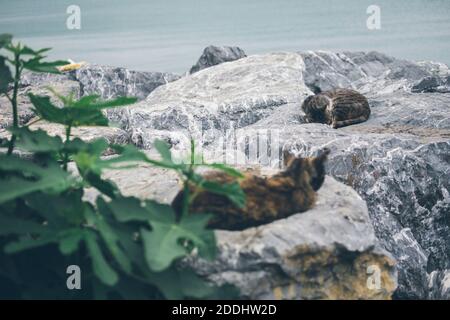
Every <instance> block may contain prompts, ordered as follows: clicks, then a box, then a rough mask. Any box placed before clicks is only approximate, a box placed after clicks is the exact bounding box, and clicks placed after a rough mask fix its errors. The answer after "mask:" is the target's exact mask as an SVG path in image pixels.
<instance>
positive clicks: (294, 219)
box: [190, 177, 396, 299]
mask: <svg viewBox="0 0 450 320" xmlns="http://www.w3.org/2000/svg"><path fill="white" fill-rule="evenodd" d="M217 237H218V247H219V254H218V258H217V260H216V261H214V262H207V261H198V260H195V259H192V260H190V264H191V265H193V266H194V267H195V269H196V270H197V272H199V273H200V274H201V275H203V276H204V277H206V278H208V279H209V280H210V281H212V282H214V283H217V284H233V285H235V286H236V287H238V288H239V289H240V292H241V295H242V296H243V297H245V298H250V299H389V298H390V297H391V295H392V293H393V291H394V290H395V288H396V272H395V268H394V260H393V259H392V258H391V257H390V256H389V255H387V254H386V253H385V252H383V251H382V250H380V249H379V248H377V240H376V238H375V234H374V231H373V228H372V226H371V223H370V218H369V215H368V213H367V207H366V205H365V203H364V201H363V200H362V199H361V198H360V197H359V196H358V194H357V193H356V192H355V191H354V190H352V189H351V188H349V187H345V186H343V185H342V184H341V183H338V182H337V181H336V180H334V179H333V178H331V177H327V178H326V180H325V183H324V185H323V186H322V188H321V189H320V190H319V193H318V201H317V204H316V206H315V207H314V208H313V209H311V210H309V211H307V212H305V213H302V214H297V215H294V216H291V217H289V218H287V219H282V220H278V221H276V222H273V223H270V224H267V225H264V226H260V227H257V228H250V229H247V230H245V231H241V232H230V231H217ZM372 269H374V270H375V269H376V270H378V271H380V272H381V273H380V276H381V283H380V287H379V288H374V287H372V286H371V283H370V276H369V275H368V273H369V274H370V272H371V270H372ZM368 282H369V284H368Z"/></svg>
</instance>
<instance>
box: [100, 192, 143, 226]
mask: <svg viewBox="0 0 450 320" xmlns="http://www.w3.org/2000/svg"><path fill="white" fill-rule="evenodd" d="M108 207H109V208H110V209H111V212H112V213H113V215H114V217H115V218H116V219H117V221H119V222H130V221H148V220H149V219H150V213H149V211H148V210H147V209H146V208H144V206H143V205H142V203H141V200H139V199H138V198H134V197H120V198H116V199H114V200H112V201H111V202H109V203H108Z"/></svg>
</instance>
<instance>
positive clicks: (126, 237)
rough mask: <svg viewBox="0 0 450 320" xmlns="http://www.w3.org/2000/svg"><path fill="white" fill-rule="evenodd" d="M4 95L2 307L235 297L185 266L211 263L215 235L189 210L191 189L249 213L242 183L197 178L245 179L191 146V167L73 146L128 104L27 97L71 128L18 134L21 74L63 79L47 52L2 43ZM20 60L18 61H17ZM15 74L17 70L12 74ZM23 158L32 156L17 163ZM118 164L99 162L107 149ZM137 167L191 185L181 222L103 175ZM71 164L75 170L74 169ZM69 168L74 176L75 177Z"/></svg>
mask: <svg viewBox="0 0 450 320" xmlns="http://www.w3.org/2000/svg"><path fill="white" fill-rule="evenodd" d="M0 49H3V51H6V52H7V54H6V55H4V56H2V55H0V94H3V95H6V96H7V97H8V99H9V101H10V102H11V108H12V112H13V117H14V121H13V125H12V126H11V127H10V128H9V129H8V130H9V131H10V132H11V138H10V139H9V141H8V142H7V143H6V144H5V145H4V147H6V146H7V147H8V151H7V152H0V298H24V299H33V298H39V299H45V298H59V299H61V298H62V299H76V298H79V299H106V298H123V299H152V298H154V299H158V298H167V299H182V298H221V297H233V295H235V294H236V291H235V290H234V289H233V288H228V287H221V288H216V287H213V286H211V285H209V284H208V283H206V282H204V280H202V279H200V278H199V277H198V276H197V275H196V274H195V273H194V272H193V271H192V270H191V269H189V268H188V267H186V266H184V265H183V264H181V263H179V261H180V259H183V258H184V257H186V256H188V255H197V256H199V257H201V258H204V259H214V257H215V254H216V242H215V235H214V232H213V231H212V230H209V229H207V228H206V226H207V224H208V220H209V216H208V215H190V214H189V212H188V204H189V203H191V202H192V201H193V199H194V197H195V194H192V193H189V188H188V186H190V185H196V186H197V187H198V188H202V189H204V190H208V191H211V192H214V193H217V194H221V195H224V196H227V197H229V199H230V200H231V201H233V202H234V203H236V204H237V205H240V206H242V205H243V204H244V202H245V197H244V194H243V192H242V190H241V189H240V187H239V185H238V184H237V183H235V184H230V185H220V184H216V183H211V182H208V181H205V180H204V179H203V178H202V176H201V175H199V174H198V173H196V169H197V168H198V167H199V166H207V167H210V168H213V169H217V170H223V171H225V172H226V173H228V174H230V175H233V176H236V177H240V173H239V172H238V171H236V170H234V169H232V168H229V167H227V166H225V165H222V164H203V163H200V164H197V163H196V162H197V161H195V160H196V159H197V157H198V155H196V154H195V145H194V142H192V145H191V152H190V153H191V155H190V161H188V162H184V163H178V162H176V161H174V160H173V159H172V155H171V151H170V149H169V147H168V145H167V144H166V143H164V142H162V141H156V142H155V148H156V150H157V151H158V152H159V154H160V156H161V157H160V159H159V160H154V159H149V158H148V157H147V155H146V154H145V153H143V152H141V151H140V150H138V149H137V148H136V147H134V146H132V145H125V146H122V145H114V144H109V143H108V142H107V141H106V140H105V139H97V140H94V141H92V142H85V141H83V140H81V139H79V138H73V137H72V135H71V129H72V128H73V127H78V126H108V119H107V117H106V116H105V115H104V113H103V110H104V109H106V108H115V107H120V106H124V105H128V104H132V103H134V102H135V101H136V100H135V99H134V98H127V97H122V98H118V99H115V100H110V101H101V100H100V99H99V97H98V96H86V97H82V98H81V99H79V100H77V99H75V98H74V97H73V96H61V95H59V94H58V93H56V92H53V93H54V95H55V96H56V97H57V98H59V100H60V101H61V104H62V107H59V106H55V105H54V104H53V103H52V102H51V100H50V98H49V97H43V96H36V95H33V94H31V93H30V94H29V98H30V101H31V103H32V104H33V109H34V112H35V114H36V115H37V116H38V117H39V119H42V120H45V121H47V122H50V123H57V124H60V125H63V126H64V127H65V132H66V134H65V137H64V138H61V137H58V136H57V137H54V136H49V135H48V134H47V132H45V131H43V130H30V128H29V127H28V126H26V125H25V126H22V127H21V126H19V122H18V119H17V111H18V110H17V91H18V88H19V85H20V77H21V74H22V71H23V70H24V69H27V70H30V71H33V72H50V73H58V72H59V71H58V69H57V67H58V66H61V65H64V64H65V63H66V62H64V61H56V62H43V59H44V58H45V56H43V54H44V53H45V52H47V51H48V50H49V49H42V50H38V51H35V50H32V49H31V48H28V47H26V46H23V45H21V44H20V43H19V44H16V45H14V44H13V43H12V37H11V36H10V35H0ZM11 56H13V58H11ZM11 69H12V70H13V71H11ZM14 149H18V150H19V151H20V152H21V154H23V153H26V154H29V156H27V157H24V156H19V155H18V153H17V152H13V151H14ZM108 149H110V150H113V151H114V152H115V154H116V155H115V156H112V157H102V155H103V154H104V153H105V151H106V150H108ZM137 162H144V163H149V164H152V165H154V166H158V167H162V168H167V169H170V170H174V171H175V172H177V173H178V174H179V176H180V179H181V181H182V182H183V184H184V190H185V191H186V192H185V193H184V198H185V199H184V203H185V204H186V206H184V207H183V212H182V214H181V216H180V217H178V218H177V215H176V214H175V212H174V211H173V209H172V207H171V206H170V205H167V204H162V203H158V202H156V201H154V200H151V199H147V200H141V199H138V198H135V197H125V196H124V195H122V193H121V192H120V190H119V188H118V187H117V186H116V185H115V184H114V183H113V182H112V181H108V180H105V179H103V178H102V173H103V172H104V170H106V169H109V170H118V169H122V170H127V169H129V168H132V167H133V166H134V165H136V163H137ZM69 164H73V167H72V165H71V166H69ZM69 169H70V170H69ZM88 187H92V188H95V189H97V190H98V191H99V193H100V195H99V196H98V197H97V199H96V200H95V203H92V202H89V201H86V200H85V197H84V195H85V189H86V188H88ZM69 265H78V266H79V267H80V268H81V271H82V274H81V276H82V277H81V279H82V290H68V289H67V287H66V279H67V277H68V276H69V275H68V274H66V268H67V267H68V266H69Z"/></svg>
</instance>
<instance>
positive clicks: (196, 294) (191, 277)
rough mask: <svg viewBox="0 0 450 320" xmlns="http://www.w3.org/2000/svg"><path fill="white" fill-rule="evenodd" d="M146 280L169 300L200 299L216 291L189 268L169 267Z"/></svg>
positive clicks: (152, 274) (150, 275)
mask: <svg viewBox="0 0 450 320" xmlns="http://www.w3.org/2000/svg"><path fill="white" fill-rule="evenodd" d="M148 278H149V279H150V281H151V282H152V283H153V284H154V285H155V286H156V287H158V289H159V290H160V291H161V292H162V293H163V295H164V296H165V298H166V299H170V300H181V299H184V298H196V299H202V298H206V297H208V296H210V295H211V294H214V292H215V291H216V290H215V288H214V287H212V286H210V285H209V284H208V283H207V282H206V281H205V280H203V279H201V278H200V277H198V276H197V275H196V274H195V273H194V271H193V270H192V269H190V268H179V267H177V266H171V267H170V268H168V269H166V270H164V271H162V272H158V273H151V274H149V275H148Z"/></svg>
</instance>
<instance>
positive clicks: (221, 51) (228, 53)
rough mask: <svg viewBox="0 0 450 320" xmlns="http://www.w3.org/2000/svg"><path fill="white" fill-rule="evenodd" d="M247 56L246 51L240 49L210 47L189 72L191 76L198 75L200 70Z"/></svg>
mask: <svg viewBox="0 0 450 320" xmlns="http://www.w3.org/2000/svg"><path fill="white" fill-rule="evenodd" d="M246 56H247V55H246V54H245V52H244V50H242V49H241V48H239V47H227V46H223V47H217V46H209V47H206V48H205V50H203V54H202V55H201V56H200V58H199V59H198V61H197V63H196V64H195V65H193V66H192V68H191V70H190V71H189V73H190V74H192V73H196V72H198V71H200V70H203V69H206V68H209V67H212V66H216V65H218V64H221V63H224V62H230V61H235V60H239V59H242V58H245V57H246Z"/></svg>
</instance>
